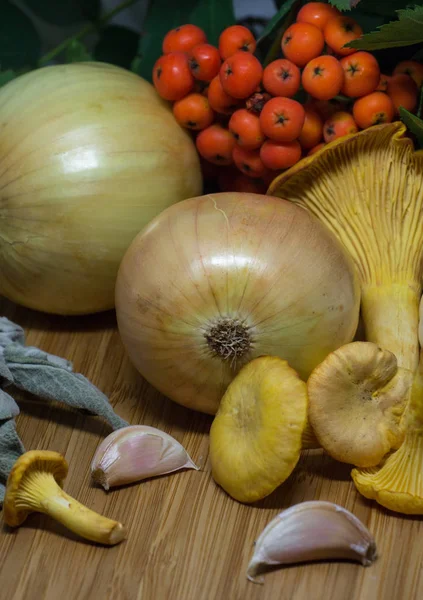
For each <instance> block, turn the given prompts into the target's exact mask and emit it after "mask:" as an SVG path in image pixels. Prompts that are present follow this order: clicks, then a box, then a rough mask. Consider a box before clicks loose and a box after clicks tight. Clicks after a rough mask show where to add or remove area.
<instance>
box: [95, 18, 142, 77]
mask: <svg viewBox="0 0 423 600" xmlns="http://www.w3.org/2000/svg"><path fill="white" fill-rule="evenodd" d="M139 39H140V36H139V35H138V33H136V32H135V31H133V30H132V29H128V28H127V27H122V26H120V25H110V26H109V27H105V28H104V29H103V30H102V31H101V35H100V39H99V41H98V43H97V45H96V47H95V49H94V57H95V59H96V60H99V61H101V62H107V63H111V64H113V65H118V66H119V67H124V68H125V69H129V68H130V66H131V63H132V60H133V59H134V56H135V55H136V53H137V48H138V41H139Z"/></svg>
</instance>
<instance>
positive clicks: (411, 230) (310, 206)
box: [268, 122, 423, 514]
mask: <svg viewBox="0 0 423 600" xmlns="http://www.w3.org/2000/svg"><path fill="white" fill-rule="evenodd" d="M422 181H423V152H422V151H417V152H416V151H414V147H413V143H412V141H411V139H409V138H408V137H406V128H405V126H404V125H403V124H402V123H400V122H395V123H390V124H383V125H376V126H374V127H371V128H369V129H366V130H364V131H361V132H360V133H358V134H353V135H349V136H346V137H344V138H341V139H340V140H337V141H335V142H333V143H331V144H328V145H327V146H326V147H324V148H323V149H322V150H320V151H319V152H318V153H316V154H315V155H312V156H310V157H308V158H306V159H304V160H302V161H300V162H299V163H297V165H295V166H294V167H292V168H291V169H289V170H288V171H286V172H285V173H282V174H281V175H280V176H279V177H278V178H276V179H275V180H274V181H273V182H272V184H271V186H270V188H269V190H268V194H269V195H273V196H277V197H281V198H284V199H287V200H290V201H292V202H294V203H295V204H298V205H299V206H302V207H303V208H305V209H306V210H308V211H310V212H311V213H312V214H314V215H315V216H317V217H318V218H319V219H320V220H321V221H322V222H323V223H325V224H326V225H327V226H328V228H329V229H330V230H331V231H332V232H333V233H335V235H336V236H337V237H338V239H339V240H340V241H341V242H342V243H343V245H344V247H345V248H346V249H347V250H348V251H349V253H350V255H351V256H352V258H353V260H354V262H355V265H356V269H357V272H358V275H359V279H360V282H361V289H362V300H361V301H362V306H361V309H362V317H363V321H364V326H365V333H366V340H367V341H369V342H373V343H374V344H376V345H377V346H378V347H379V348H380V349H382V350H384V351H385V350H388V351H390V352H392V353H393V354H394V355H395V356H396V359H397V366H398V370H397V372H396V373H395V374H394V376H393V378H392V381H391V383H390V389H391V390H392V389H396V390H398V393H397V394H398V397H397V402H396V406H395V409H394V412H395V414H396V415H397V416H398V418H399V419H401V423H400V425H401V429H402V432H403V436H404V441H403V442H402V444H398V442H399V441H400V439H399V436H393V438H396V440H395V439H393V443H392V444H391V448H390V449H389V451H388V453H387V454H385V456H384V458H383V459H382V462H380V463H379V465H378V466H370V465H369V464H368V465H367V466H368V467H370V468H357V469H354V470H353V472H352V476H353V480H354V482H355V484H356V486H357V488H358V490H359V491H360V492H361V493H362V494H363V495H365V496H366V497H368V498H373V499H376V500H377V501H378V502H379V503H380V504H382V505H383V506H385V507H387V508H390V509H392V510H396V511H400V512H404V513H414V514H423V357H422V358H421V361H420V367H419V340H418V330H419V301H420V298H421V294H422V281H423V185H422ZM421 329H422V326H421ZM421 342H422V340H420V343H421ZM362 366H363V365H361V367H362ZM354 374H355V371H354V372H353V373H349V374H348V375H349V377H351V380H352V381H354ZM395 379H396V383H395ZM413 380H414V383H412V382H413ZM334 385H336V382H334ZM309 392H310V390H309ZM339 392H340V393H342V389H340V390H339ZM331 394H332V395H333V397H335V396H336V394H334V389H333V387H332V388H331ZM391 401H392V398H391ZM312 402H313V398H312V395H311V397H310V411H311V414H313V409H312ZM394 405H395V403H392V402H391V406H392V407H394ZM326 408H327V409H328V410H329V409H330V407H329V405H328V403H327V405H326ZM345 418H346V419H347V418H348V411H346V413H345ZM311 424H312V426H313V428H314V429H315V431H316V435H317V437H318V439H319V441H320V442H322V435H321V434H319V431H318V430H317V429H316V427H315V423H314V422H313V419H312V423H311ZM346 441H348V440H346V439H345V438H344V437H343V435H342V432H340V435H339V438H338V441H337V443H338V444H339V449H340V451H342V449H343V448H345V444H346ZM349 441H351V436H350V440H349ZM354 444H355V445H356V447H357V448H356V449H357V450H358V449H359V444H360V440H359V438H357V440H356V441H354ZM398 446H399V448H398ZM396 448H398V449H396ZM394 449H396V451H395V452H392V450H394ZM389 452H391V453H389ZM373 465H374V463H373ZM356 466H362V467H363V466H364V464H363V462H362V463H361V465H357V464H356Z"/></svg>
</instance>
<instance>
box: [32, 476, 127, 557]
mask: <svg viewBox="0 0 423 600" xmlns="http://www.w3.org/2000/svg"><path fill="white" fill-rule="evenodd" d="M30 485H31V487H32V493H33V495H34V499H36V500H37V501H38V503H39V505H38V510H39V511H40V512H42V513H45V514H47V515H49V516H50V517H52V518H53V519H56V521H59V522H60V523H62V525H64V526H65V527H66V528H67V529H69V530H70V531H73V532H74V533H76V534H77V535H80V536H81V537H83V538H85V539H87V540H91V541H92V542H97V543H99V544H106V545H108V546H113V545H114V544H118V543H119V542H121V541H122V540H123V539H124V537H125V535H126V531H125V528H124V526H123V525H122V524H121V523H119V522H117V521H113V520H112V519H108V518H107V517H103V516H102V515H99V514H98V513H96V512H94V511H93V510H90V509H89V508H87V507H86V506H84V505H83V504H81V503H80V502H78V501H77V500H75V499H74V498H72V497H71V496H69V495H68V494H66V492H64V491H63V490H62V488H61V487H60V486H59V485H58V484H57V483H56V480H55V478H54V476H53V475H52V474H51V473H37V474H36V476H35V474H34V476H33V477H31V481H30ZM26 491H27V492H28V490H26Z"/></svg>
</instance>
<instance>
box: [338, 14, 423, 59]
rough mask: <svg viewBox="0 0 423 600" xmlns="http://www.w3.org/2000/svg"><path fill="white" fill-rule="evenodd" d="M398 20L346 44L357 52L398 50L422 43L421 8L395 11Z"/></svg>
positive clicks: (422, 21)
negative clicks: (357, 50)
mask: <svg viewBox="0 0 423 600" xmlns="http://www.w3.org/2000/svg"><path fill="white" fill-rule="evenodd" d="M397 15H398V17H399V18H398V20H397V21H392V22H391V23H387V24H386V25H382V27H379V31H372V32H371V33H367V34H366V35H363V37H361V38H360V39H358V40H354V41H353V42H350V43H349V44H346V45H347V46H348V47H350V48H357V49H359V50H380V49H382V48H398V47H401V46H411V45H413V44H419V43H421V42H423V6H414V7H413V8H409V9H406V10H398V11H397Z"/></svg>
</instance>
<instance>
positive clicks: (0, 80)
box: [0, 69, 18, 87]
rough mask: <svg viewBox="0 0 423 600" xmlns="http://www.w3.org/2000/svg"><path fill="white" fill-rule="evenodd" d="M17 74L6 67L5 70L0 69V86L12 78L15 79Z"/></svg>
mask: <svg viewBox="0 0 423 600" xmlns="http://www.w3.org/2000/svg"><path fill="white" fill-rule="evenodd" d="M17 76H18V75H17V73H15V71H12V69H7V71H0V87H2V86H3V85H6V83H9V81H12V79H15V78H16V77H17Z"/></svg>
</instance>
